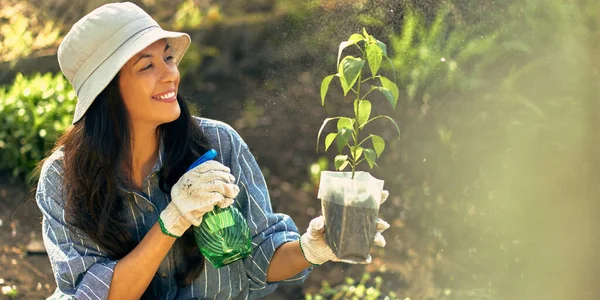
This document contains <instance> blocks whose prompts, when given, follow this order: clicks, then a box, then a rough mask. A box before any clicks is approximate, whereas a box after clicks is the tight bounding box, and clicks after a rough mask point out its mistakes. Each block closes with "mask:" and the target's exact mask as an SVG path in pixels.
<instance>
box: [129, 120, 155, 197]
mask: <svg viewBox="0 0 600 300" xmlns="http://www.w3.org/2000/svg"><path fill="white" fill-rule="evenodd" d="M158 155H159V142H158V135H157V128H156V127H146V126H134V128H133V131H132V144H131V159H132V161H131V184H132V185H133V188H135V189H138V190H140V189H141V188H142V184H143V180H144V178H146V177H147V176H148V175H149V174H150V172H152V168H153V167H154V165H155V164H156V160H157V159H158Z"/></svg>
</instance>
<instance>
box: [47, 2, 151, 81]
mask: <svg viewBox="0 0 600 300" xmlns="http://www.w3.org/2000/svg"><path fill="white" fill-rule="evenodd" d="M152 26H159V25H158V23H156V21H154V19H152V17H151V16H150V15H148V14H147V13H146V12H145V11H144V10H142V9H141V8H140V7H138V6H137V5H135V4H133V3H131V2H123V3H109V4H105V5H103V6H100V7H98V8H96V9H95V10H93V11H92V12H90V13H89V14H87V15H86V16H85V17H83V18H81V19H80V20H79V21H77V22H76V23H75V24H74V25H73V27H72V28H71V30H69V32H68V33H67V34H66V35H65V37H64V39H63V41H62V42H61V44H60V46H59V47H58V52H57V56H58V63H59V65H60V68H61V70H62V72H63V73H64V74H65V76H66V77H67V79H68V80H69V81H70V82H71V84H72V85H73V87H74V88H75V90H76V91H78V89H79V87H80V86H81V85H82V84H83V82H84V81H85V79H86V78H85V76H78V71H80V70H82V69H85V70H89V69H90V68H91V69H95V68H97V67H98V66H99V65H100V64H101V63H102V62H104V61H105V60H106V59H107V58H108V57H109V56H110V55H111V54H112V53H113V52H114V51H116V50H117V49H118V48H119V47H120V46H121V45H122V44H123V43H124V42H125V41H126V40H127V39H129V38H131V37H132V36H133V35H135V34H136V33H138V32H139V31H140V30H143V29H145V28H148V27H152Z"/></svg>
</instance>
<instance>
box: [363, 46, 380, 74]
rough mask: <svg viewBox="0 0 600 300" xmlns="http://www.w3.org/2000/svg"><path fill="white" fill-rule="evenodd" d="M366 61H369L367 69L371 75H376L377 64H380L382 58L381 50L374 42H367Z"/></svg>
mask: <svg viewBox="0 0 600 300" xmlns="http://www.w3.org/2000/svg"><path fill="white" fill-rule="evenodd" d="M366 52H367V61H368V62H369V69H370V70H371V74H372V75H373V77H375V76H376V75H377V71H379V66H381V60H382V59H383V51H381V48H379V46H378V45H377V44H376V43H372V44H371V43H370V44H367V49H366Z"/></svg>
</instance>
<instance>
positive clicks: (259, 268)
mask: <svg viewBox="0 0 600 300" xmlns="http://www.w3.org/2000/svg"><path fill="white" fill-rule="evenodd" d="M237 160H238V161H237V165H238V167H239V169H238V170H236V168H233V172H234V175H236V177H239V181H238V185H239V186H240V194H239V195H238V198H237V199H238V200H237V201H236V204H237V205H239V206H240V208H241V210H242V211H243V213H244V214H245V215H246V217H247V220H248V225H249V227H250V229H251V233H252V246H253V248H254V249H253V251H252V253H251V255H249V256H248V257H247V258H246V259H244V264H245V268H246V273H247V276H248V278H249V284H250V286H249V289H250V298H259V297H264V296H266V295H268V294H269V293H271V292H273V291H274V290H275V289H276V288H277V286H278V284H279V283H302V282H304V280H306V278H307V276H308V273H309V271H310V269H307V270H304V271H302V272H300V273H298V274H297V275H295V276H294V277H292V278H289V279H286V280H284V281H280V282H267V269H268V266H269V264H270V262H271V259H272V258H273V254H274V253H275V251H276V249H277V248H278V247H279V246H281V245H282V244H284V243H287V242H291V241H296V240H298V239H300V235H299V234H298V228H297V227H296V225H295V224H294V222H293V220H292V219H291V218H290V217H289V216H287V215H285V214H280V213H277V214H276V213H273V210H272V208H271V201H270V198H269V194H268V190H267V185H266V183H265V179H264V177H263V175H262V172H261V171H260V169H259V167H258V164H257V163H256V160H255V159H254V157H253V156H252V154H251V153H250V151H249V150H248V147H247V146H246V145H245V144H241V145H240V146H239V155H238V156H237ZM234 165H235V164H234ZM235 173H237V174H235Z"/></svg>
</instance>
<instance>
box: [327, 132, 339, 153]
mask: <svg viewBox="0 0 600 300" xmlns="http://www.w3.org/2000/svg"><path fill="white" fill-rule="evenodd" d="M337 135H338V134H337V132H333V133H330V134H328V135H327V137H326V138H325V151H327V149H329V146H331V143H333V140H335V137H337Z"/></svg>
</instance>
